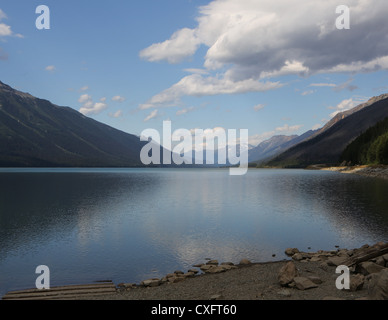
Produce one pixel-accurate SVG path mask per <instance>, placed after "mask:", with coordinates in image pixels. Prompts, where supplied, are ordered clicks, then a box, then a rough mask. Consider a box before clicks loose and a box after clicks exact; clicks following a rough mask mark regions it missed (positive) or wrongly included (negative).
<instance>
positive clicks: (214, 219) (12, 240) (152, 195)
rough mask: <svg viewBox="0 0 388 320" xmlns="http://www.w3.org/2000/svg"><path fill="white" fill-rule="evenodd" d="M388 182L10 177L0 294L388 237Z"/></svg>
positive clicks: (2, 206) (279, 174)
mask: <svg viewBox="0 0 388 320" xmlns="http://www.w3.org/2000/svg"><path fill="white" fill-rule="evenodd" d="M387 193H388V183H387V182H386V181H381V180H377V179H369V178H363V177H358V176H347V175H341V174H338V173H330V172H317V171H303V170H252V171H250V172H249V173H248V175H246V176H238V177H231V176H229V175H228V171H227V170H210V169H209V170H193V169H191V170H174V169H167V170H163V169H148V170H146V169H130V170H101V171H99V170H94V171H76V172H73V171H71V170H70V171H69V170H64V171H61V170H59V171H58V170H50V172H35V171H34V170H32V172H19V173H15V172H13V173H6V172H0V270H1V272H0V294H2V293H4V292H5V291H8V290H13V289H19V288H26V287H31V286H33V284H34V283H35V274H34V271H35V268H36V266H37V265H40V264H46V265H48V266H50V270H51V271H52V277H53V279H52V285H55V284H57V285H62V284H69V283H72V284H77V283H85V282H93V281H96V280H101V279H111V280H113V281H114V282H115V283H119V282H123V281H125V282H138V281H140V280H144V279H145V278H148V277H154V276H163V275H164V274H166V273H169V272H171V271H173V270H176V269H186V270H187V269H188V268H190V267H191V265H192V264H194V263H198V262H201V261H203V260H204V259H205V258H214V259H218V260H220V261H232V262H238V261H239V260H240V259H242V258H249V259H252V260H254V261H267V260H271V259H272V254H276V255H277V256H276V258H275V259H281V258H283V256H284V254H283V251H284V249H285V248H286V247H299V248H300V249H303V250H307V247H312V249H313V250H318V249H333V248H334V246H335V245H340V246H343V247H357V246H359V245H363V244H364V243H373V242H377V241H381V240H383V241H386V240H387V235H388V213H387V208H388V199H387V198H386V197H385V195H386V194H387Z"/></svg>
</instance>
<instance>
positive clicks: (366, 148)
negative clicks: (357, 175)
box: [341, 117, 388, 165]
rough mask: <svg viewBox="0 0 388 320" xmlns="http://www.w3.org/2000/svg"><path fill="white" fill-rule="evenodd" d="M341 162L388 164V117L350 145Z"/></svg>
mask: <svg viewBox="0 0 388 320" xmlns="http://www.w3.org/2000/svg"><path fill="white" fill-rule="evenodd" d="M341 161H346V162H351V163H352V164H357V165H371V164H385V165H387V164H388V117H387V118H385V119H384V120H383V121H380V122H378V123H377V124H376V125H375V126H373V127H371V128H369V129H368V130H367V131H365V132H364V133H363V134H362V135H360V136H359V137H358V138H357V139H356V140H354V141H353V142H352V143H351V144H350V145H348V146H347V148H346V149H345V151H344V152H343V154H342V156H341Z"/></svg>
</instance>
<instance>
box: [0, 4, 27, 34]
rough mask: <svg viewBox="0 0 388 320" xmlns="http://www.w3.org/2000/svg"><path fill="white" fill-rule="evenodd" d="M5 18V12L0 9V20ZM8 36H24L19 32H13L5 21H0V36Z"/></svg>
mask: <svg viewBox="0 0 388 320" xmlns="http://www.w3.org/2000/svg"><path fill="white" fill-rule="evenodd" d="M7 18H8V17H7V15H6V14H5V12H4V11H3V10H1V9H0V21H1V20H4V19H7ZM10 36H15V37H17V38H24V36H23V35H22V34H20V33H17V34H14V33H13V31H12V30H11V26H9V25H7V24H5V23H0V37H10Z"/></svg>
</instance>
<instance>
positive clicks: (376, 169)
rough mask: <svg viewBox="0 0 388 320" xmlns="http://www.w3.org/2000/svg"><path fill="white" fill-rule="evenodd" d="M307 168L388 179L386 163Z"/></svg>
mask: <svg viewBox="0 0 388 320" xmlns="http://www.w3.org/2000/svg"><path fill="white" fill-rule="evenodd" d="M308 169H312V170H313V169H316V170H323V171H333V172H340V173H346V174H358V175H361V176H365V177H372V178H380V179H385V180H388V166H386V165H362V166H353V167H350V166H338V167H319V166H310V167H309V168H308Z"/></svg>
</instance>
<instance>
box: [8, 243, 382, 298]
mask: <svg viewBox="0 0 388 320" xmlns="http://www.w3.org/2000/svg"><path fill="white" fill-rule="evenodd" d="M285 254H286V255H287V256H288V257H289V259H285V260H282V261H275V262H260V263H253V262H251V261H249V260H246V259H243V260H241V261H240V263H239V264H237V265H234V264H233V263H230V262H224V263H219V262H218V261H217V260H208V261H207V262H205V263H200V264H197V265H194V266H193V267H192V268H191V269H190V270H188V271H186V272H183V271H179V270H178V271H175V272H173V273H170V274H167V275H166V276H164V277H163V278H161V279H148V280H144V281H142V282H141V283H139V284H135V283H120V284H118V285H114V284H113V283H103V284H100V286H99V288H93V289H91V288H90V286H92V285H90V284H89V285H85V286H83V287H82V286H71V287H70V286H67V287H61V288H51V290H44V291H38V290H24V291H16V292H9V293H7V294H6V295H4V296H3V297H2V299H3V300H23V299H33V300H44V299H48V300H54V299H55V300H132V301H140V300H160V301H168V300H187V301H189V300H191V301H195V300H388V291H387V286H388V243H384V242H379V243H376V244H374V245H372V246H369V245H364V246H362V247H361V248H356V249H340V248H337V250H331V251H324V250H319V251H316V252H302V251H299V250H298V249H297V248H288V249H286V250H285ZM340 265H341V266H344V265H345V266H347V267H348V268H349V272H350V274H349V276H350V288H349V289H345V290H339V289H338V288H337V287H336V280H337V279H338V277H339V276H340V274H338V273H337V272H336V271H337V270H336V269H337V267H338V266H340ZM200 272H202V273H200ZM87 286H89V287H87ZM94 286H97V285H96V284H94ZM107 287H109V290H108V289H107ZM87 288H89V289H87Z"/></svg>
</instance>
